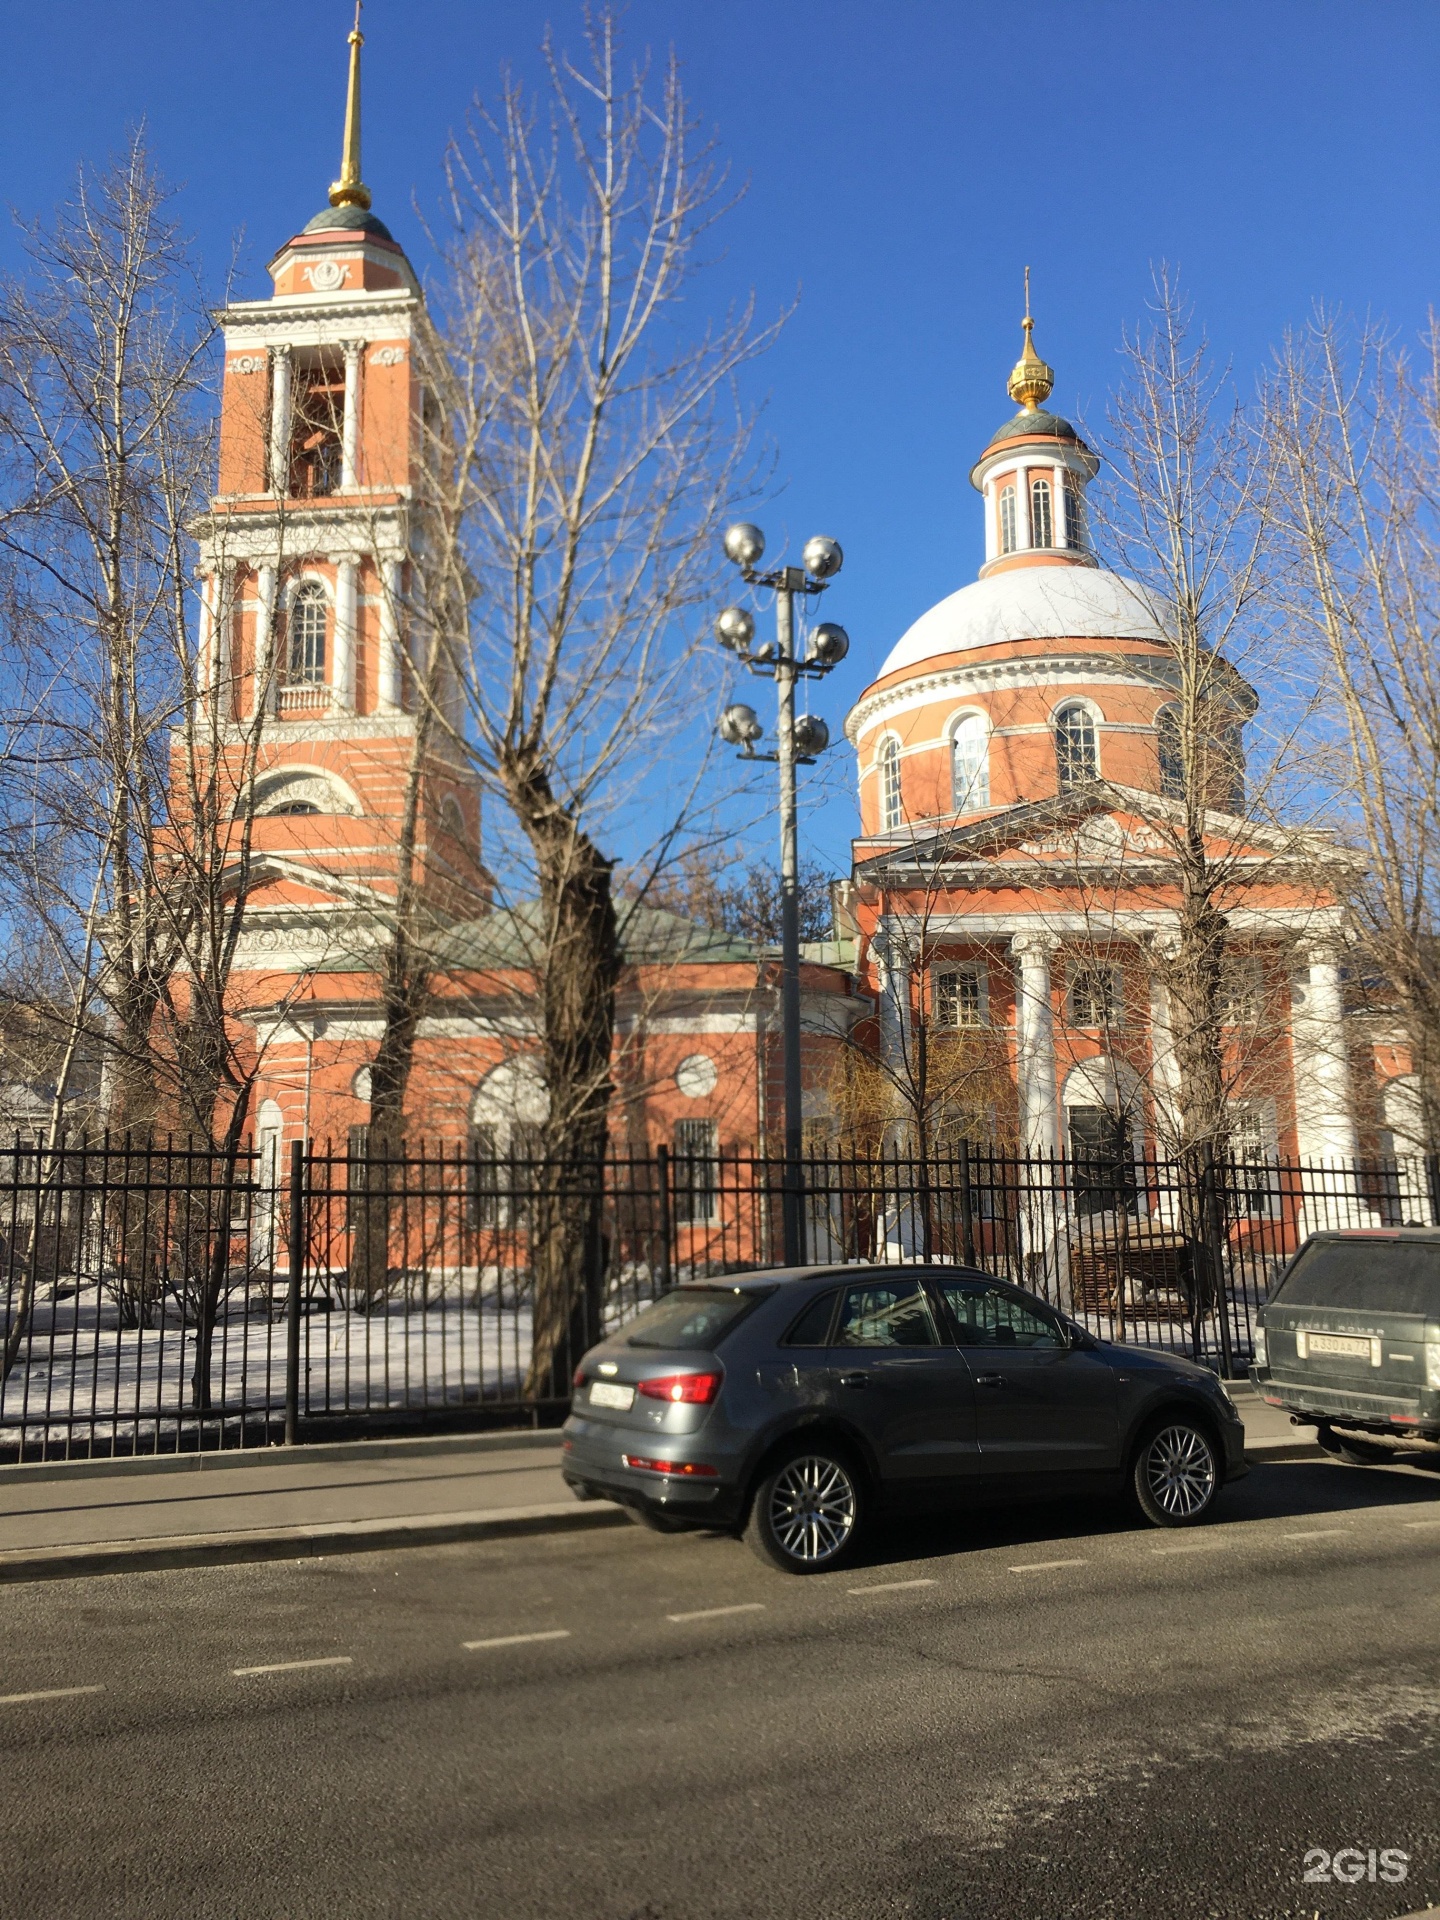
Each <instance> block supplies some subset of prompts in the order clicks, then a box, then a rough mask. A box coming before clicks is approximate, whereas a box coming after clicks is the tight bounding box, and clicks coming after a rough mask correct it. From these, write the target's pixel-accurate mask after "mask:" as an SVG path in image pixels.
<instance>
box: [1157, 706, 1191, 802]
mask: <svg viewBox="0 0 1440 1920" xmlns="http://www.w3.org/2000/svg"><path fill="white" fill-rule="evenodd" d="M1155 739H1156V743H1157V745H1158V747H1159V752H1160V791H1161V793H1163V794H1165V795H1167V796H1168V797H1169V798H1170V799H1171V800H1183V799H1184V798H1185V749H1184V743H1183V741H1182V740H1181V736H1180V715H1179V712H1178V711H1177V709H1176V708H1174V707H1162V708H1161V709H1160V711H1159V713H1158V714H1157V715H1156V716H1155Z"/></svg>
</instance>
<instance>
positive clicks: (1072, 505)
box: [1065, 480, 1085, 553]
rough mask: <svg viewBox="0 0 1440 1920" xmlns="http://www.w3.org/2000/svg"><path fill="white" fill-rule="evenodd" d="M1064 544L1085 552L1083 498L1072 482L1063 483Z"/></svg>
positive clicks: (1076, 550) (1077, 551)
mask: <svg viewBox="0 0 1440 1920" xmlns="http://www.w3.org/2000/svg"><path fill="white" fill-rule="evenodd" d="M1065 544H1066V546H1067V547H1071V548H1073V549H1074V551H1075V552H1076V553H1083V552H1084V551H1085V496H1084V494H1083V493H1082V492H1081V491H1080V489H1079V487H1077V486H1076V485H1075V484H1074V482H1073V481H1070V480H1067V481H1066V482H1065Z"/></svg>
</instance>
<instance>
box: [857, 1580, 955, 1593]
mask: <svg viewBox="0 0 1440 1920" xmlns="http://www.w3.org/2000/svg"><path fill="white" fill-rule="evenodd" d="M934 1585H935V1582H934V1581H933V1580H882V1581H881V1582H880V1584H879V1586H875V1587H847V1588H846V1589H845V1591H846V1592H847V1593H909V1592H911V1591H912V1589H914V1588H915V1587H933V1586H934Z"/></svg>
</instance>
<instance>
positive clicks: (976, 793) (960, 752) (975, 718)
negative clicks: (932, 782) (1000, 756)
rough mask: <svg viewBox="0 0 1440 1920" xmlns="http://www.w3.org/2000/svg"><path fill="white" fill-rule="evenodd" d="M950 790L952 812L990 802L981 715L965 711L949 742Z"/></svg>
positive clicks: (987, 741)
mask: <svg viewBox="0 0 1440 1920" xmlns="http://www.w3.org/2000/svg"><path fill="white" fill-rule="evenodd" d="M950 756H951V758H950V766H951V776H950V777H951V793H952V797H953V801H954V807H955V811H956V813H973V812H975V811H976V809H977V808H979V807H988V806H989V804H990V733H989V729H988V728H987V727H986V725H985V720H984V716H983V715H982V714H978V713H967V714H966V716H965V718H964V719H963V720H962V721H960V723H959V724H958V726H957V727H956V729H955V733H954V736H953V738H952V741H951V746H950Z"/></svg>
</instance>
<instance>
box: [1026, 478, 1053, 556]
mask: <svg viewBox="0 0 1440 1920" xmlns="http://www.w3.org/2000/svg"><path fill="white" fill-rule="evenodd" d="M1030 544H1031V546H1032V547H1053V546H1054V544H1055V516H1054V512H1053V510H1052V506H1051V500H1050V482H1049V481H1048V480H1032V481H1031V482H1030Z"/></svg>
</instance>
